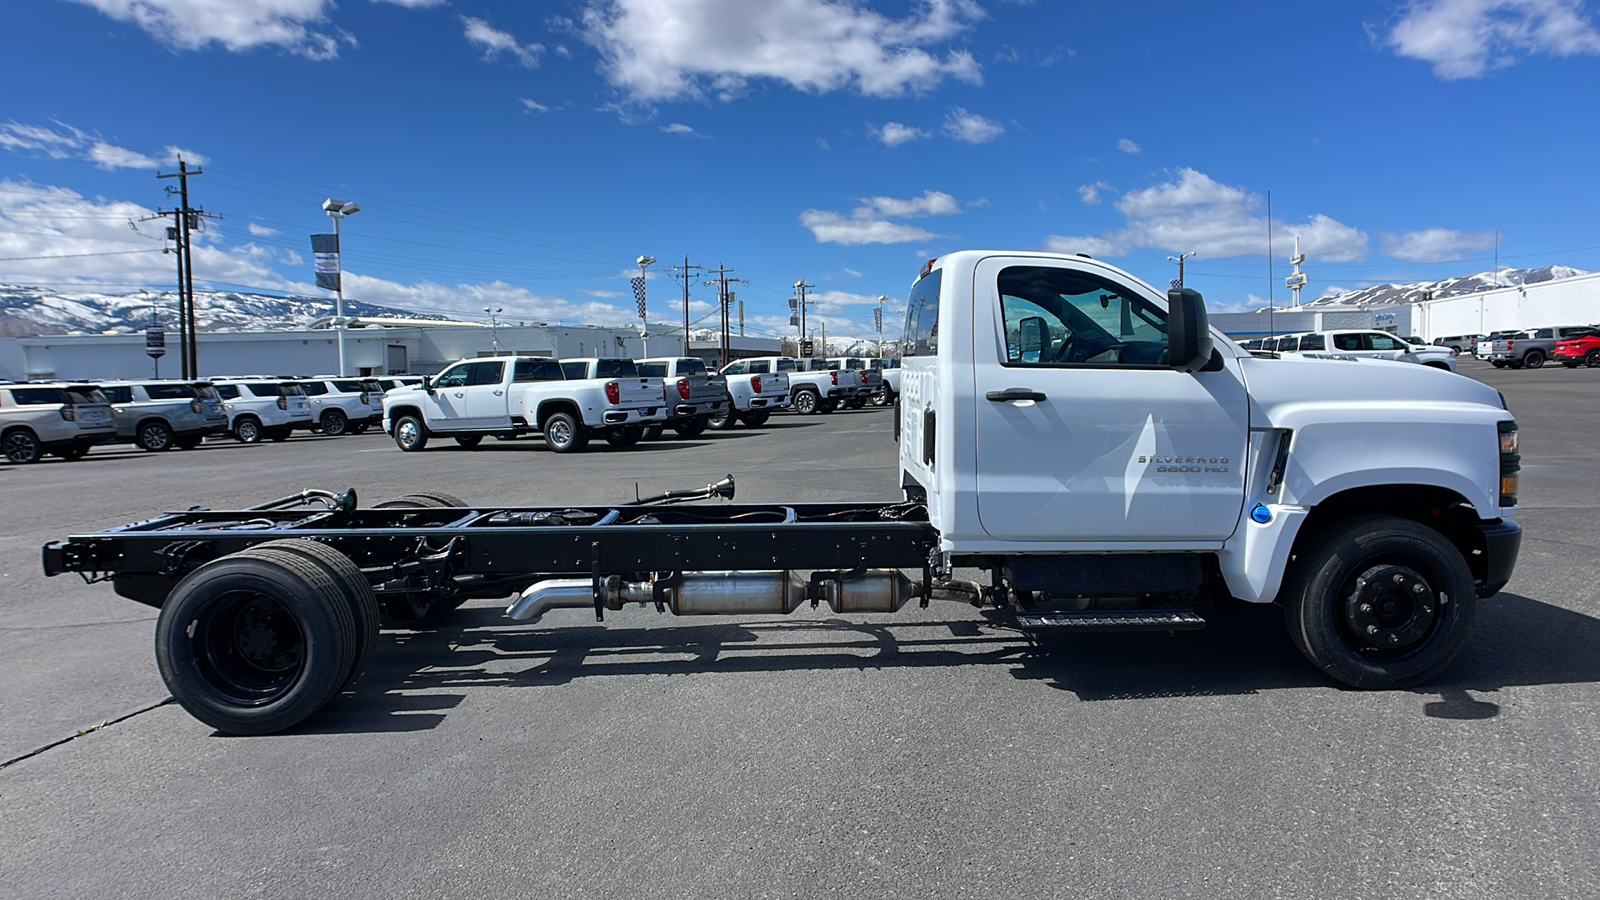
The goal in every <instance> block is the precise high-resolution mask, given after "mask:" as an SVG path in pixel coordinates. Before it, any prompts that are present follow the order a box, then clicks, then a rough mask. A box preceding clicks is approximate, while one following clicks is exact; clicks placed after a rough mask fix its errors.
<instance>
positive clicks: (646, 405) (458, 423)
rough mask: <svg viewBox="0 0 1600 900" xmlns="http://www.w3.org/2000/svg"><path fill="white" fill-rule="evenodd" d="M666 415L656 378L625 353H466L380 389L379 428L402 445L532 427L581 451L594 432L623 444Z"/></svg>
mask: <svg viewBox="0 0 1600 900" xmlns="http://www.w3.org/2000/svg"><path fill="white" fill-rule="evenodd" d="M666 417H667V414H666V411H665V409H664V408H663V406H662V400H661V388H660V385H659V382H656V381H655V380H653V379H649V378H641V377H639V375H638V373H637V372H636V371H635V370H634V367H633V360H631V359H624V360H607V359H600V360H596V359H587V360H584V359H578V360H564V361H557V360H553V359H545V358H542V357H536V356H494V357H485V358H482V359H468V360H462V361H461V362H458V363H455V364H454V365H452V366H450V367H449V368H447V369H445V370H444V371H443V372H440V373H439V374H438V375H435V376H433V377H431V378H425V379H423V381H422V383H421V384H419V385H415V386H412V387H399V388H395V389H393V390H390V391H387V392H386V393H384V395H383V430H384V431H385V432H387V433H389V434H390V435H393V436H394V441H395V443H396V444H397V445H398V446H399V447H400V449H401V450H405V451H408V452H412V451H418V450H422V449H423V448H425V447H427V445H428V439H429V438H430V437H432V436H434V435H438V436H441V437H451V438H454V439H455V442H456V443H457V444H460V445H461V446H463V447H468V448H474V447H477V446H478V445H479V444H480V443H481V442H482V441H483V439H484V438H485V437H487V436H490V435H494V436H499V437H516V436H520V435H524V434H532V433H534V432H537V433H539V434H542V435H544V441H545V444H546V445H547V446H549V448H550V449H551V450H554V451H555V452H557V453H576V452H578V451H581V450H583V449H584V448H585V447H587V446H588V444H589V438H590V437H591V436H592V435H595V434H599V435H601V436H603V437H604V438H605V439H606V441H607V442H609V443H611V444H612V445H614V446H618V447H626V446H630V445H632V444H636V443H638V442H639V438H640V437H641V436H642V435H643V434H644V428H645V426H647V425H651V424H655V423H659V422H663V421H665V420H666Z"/></svg>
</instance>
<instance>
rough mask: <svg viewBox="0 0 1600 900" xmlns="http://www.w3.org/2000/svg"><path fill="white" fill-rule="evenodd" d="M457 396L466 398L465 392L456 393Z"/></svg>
mask: <svg viewBox="0 0 1600 900" xmlns="http://www.w3.org/2000/svg"><path fill="white" fill-rule="evenodd" d="M456 396H457V397H465V396H466V392H465V391H456Z"/></svg>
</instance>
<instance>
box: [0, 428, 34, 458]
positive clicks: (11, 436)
mask: <svg viewBox="0 0 1600 900" xmlns="http://www.w3.org/2000/svg"><path fill="white" fill-rule="evenodd" d="M0 448H3V449H4V451H5V454H6V459H9V460H11V461H12V462H14V463H19V464H26V463H36V462H38V461H39V460H40V459H42V458H43V457H44V445H43V444H40V443H39V437H38V435H35V434H34V433H33V432H31V431H29V430H28V429H26V428H18V429H17V430H15V431H12V432H8V433H7V434H6V436H5V437H4V438H3V439H0Z"/></svg>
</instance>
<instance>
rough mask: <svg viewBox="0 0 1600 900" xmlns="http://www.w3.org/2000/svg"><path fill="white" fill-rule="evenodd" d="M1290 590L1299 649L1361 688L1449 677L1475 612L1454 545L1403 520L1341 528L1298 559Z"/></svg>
mask: <svg viewBox="0 0 1600 900" xmlns="http://www.w3.org/2000/svg"><path fill="white" fill-rule="evenodd" d="M1283 591H1284V592H1283V595H1282V597H1281V598H1280V599H1281V600H1282V602H1283V606H1284V611H1285V614H1286V618H1287V621H1288V625H1289V633H1290V636H1291V638H1292V639H1293V640H1294V643H1295V646H1296V647H1298V648H1299V649H1300V652H1301V653H1303V654H1305V656H1306V658H1307V659H1309V660H1311V662H1312V663H1313V664H1314V665H1316V667H1317V668H1319V669H1321V670H1323V671H1324V672H1326V673H1328V674H1329V675H1331V676H1333V677H1334V678H1336V679H1338V680H1339V681H1342V682H1344V683H1345V684H1348V685H1351V686H1353V687H1358V688H1378V689H1382V688H1400V687H1409V686H1411V685H1414V684H1420V683H1421V682H1424V681H1427V680H1428V679H1430V678H1432V677H1433V676H1435V675H1437V674H1439V673H1440V672H1442V671H1444V669H1445V668H1446V667H1447V666H1449V665H1450V662H1451V661H1452V660H1454V659H1455V657H1456V654H1457V653H1459V652H1460V651H1461V647H1462V646H1463V644H1464V643H1465V642H1466V639H1467V634H1468V632H1469V631H1470V630H1471V628H1472V620H1473V616H1474V613H1475V610H1476V609H1477V595H1476V593H1475V592H1474V589H1473V583H1472V572H1471V570H1470V569H1469V568H1468V567H1467V562H1466V560H1465V559H1464V558H1463V557H1462V555H1461V552H1460V551H1459V550H1457V549H1456V547H1455V545H1453V544H1451V543H1450V542H1449V541H1448V540H1446V539H1445V537H1444V536H1443V535H1441V534H1439V533H1438V532H1437V531H1434V530H1433V529H1431V528H1427V527H1425V526H1423V525H1420V524H1418V523H1416V522H1413V521H1411V520H1410V519H1402V518H1399V517H1396V516H1377V515H1374V516H1363V517H1360V518H1356V519H1352V520H1350V521H1348V522H1345V523H1343V524H1340V525H1336V526H1334V527H1333V528H1332V529H1330V530H1329V531H1328V532H1327V533H1326V534H1323V535H1321V536H1320V537H1319V538H1317V539H1316V540H1315V541H1314V542H1313V544H1312V545H1311V546H1310V548H1309V549H1308V550H1307V551H1306V552H1304V553H1298V554H1297V558H1296V559H1295V561H1294V562H1293V563H1292V566H1291V570H1290V572H1289V574H1288V576H1287V577H1286V578H1285V581H1284V588H1283Z"/></svg>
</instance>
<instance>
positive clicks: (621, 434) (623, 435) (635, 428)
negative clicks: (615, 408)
mask: <svg viewBox="0 0 1600 900" xmlns="http://www.w3.org/2000/svg"><path fill="white" fill-rule="evenodd" d="M643 437H644V428H643V427H642V426H639V425H613V426H611V427H610V428H607V429H606V443H608V444H610V445H611V446H613V447H632V446H633V445H634V444H637V443H639V440H640V439H641V438H643Z"/></svg>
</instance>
